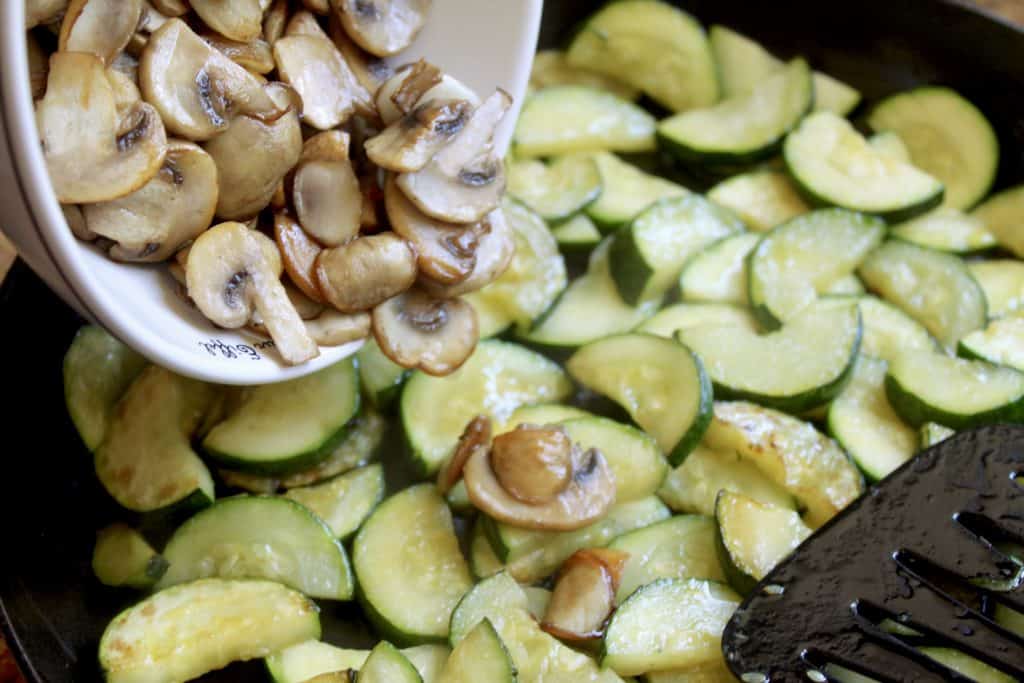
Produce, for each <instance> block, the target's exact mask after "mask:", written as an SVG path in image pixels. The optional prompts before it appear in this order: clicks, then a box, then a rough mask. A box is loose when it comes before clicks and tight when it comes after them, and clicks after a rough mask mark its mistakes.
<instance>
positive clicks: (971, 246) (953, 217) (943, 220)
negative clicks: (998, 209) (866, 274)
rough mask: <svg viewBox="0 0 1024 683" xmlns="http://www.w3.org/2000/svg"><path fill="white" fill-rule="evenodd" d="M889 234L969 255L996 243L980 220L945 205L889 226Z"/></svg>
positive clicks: (938, 248) (928, 246) (916, 242)
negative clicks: (890, 229)
mask: <svg viewBox="0 0 1024 683" xmlns="http://www.w3.org/2000/svg"><path fill="white" fill-rule="evenodd" d="M892 236H893V237H896V238H898V239H901V240H903V241H905V242H911V243H913V244H916V245H918V246H921V247H927V248H929V249H937V250H939V251H948V252H950V253H953V254H971V253H975V252H979V251H985V250H986V249H991V248H992V247H994V246H995V245H996V238H995V237H993V236H992V233H990V232H989V231H988V229H987V228H986V227H985V222H984V221H982V220H981V219H980V218H978V217H977V216H973V215H969V214H965V213H963V212H962V211H960V210H959V209H954V208H951V207H948V206H944V207H940V208H938V209H935V210H934V211H930V212H928V213H926V214H924V215H923V216H918V217H917V218H915V219H913V220H911V221H907V222H906V223H900V224H899V225H895V226H893V228H892Z"/></svg>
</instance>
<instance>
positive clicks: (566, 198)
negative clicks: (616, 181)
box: [508, 154, 601, 223]
mask: <svg viewBox="0 0 1024 683" xmlns="http://www.w3.org/2000/svg"><path fill="white" fill-rule="evenodd" d="M508 193H509V194H510V195H512V196H513V197H515V198H516V199H518V200H519V201H521V202H522V203H523V204H525V205H526V206H528V207H529V208H530V209H532V210H533V211H535V212H536V213H537V215H539V216H540V217H541V218H543V219H544V220H546V221H550V222H553V223H559V222H562V221H564V220H566V219H568V218H571V217H572V216H574V215H576V214H577V213H579V212H580V211H582V210H583V208H584V207H585V206H587V205H588V204H590V203H591V202H592V201H594V200H595V199H597V197H598V196H599V195H600V194H601V174H600V172H599V171H598V170H597V164H595V163H594V159H593V158H592V157H591V156H589V155H583V154H572V155H569V156H564V157H560V158H558V159H554V160H552V161H551V163H548V164H545V163H544V162H543V161H536V160H526V161H514V162H512V163H510V164H509V167H508Z"/></svg>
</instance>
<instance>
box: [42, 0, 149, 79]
mask: <svg viewBox="0 0 1024 683" xmlns="http://www.w3.org/2000/svg"><path fill="white" fill-rule="evenodd" d="M141 14H142V0H71V2H70V3H69V4H68V10H67V12H66V13H65V14H64V21H63V22H61V26H60V39H59V42H58V45H59V48H58V49H59V50H61V51H62V52H91V53H93V54H94V55H96V56H97V57H99V58H100V59H101V60H103V63H104V64H109V63H110V62H111V61H113V59H114V57H115V56H117V53H119V52H120V51H121V50H123V49H124V46H125V45H127V44H128V41H129V40H130V39H131V37H132V34H133V33H135V28H136V27H137V26H138V25H139V17H140V16H141Z"/></svg>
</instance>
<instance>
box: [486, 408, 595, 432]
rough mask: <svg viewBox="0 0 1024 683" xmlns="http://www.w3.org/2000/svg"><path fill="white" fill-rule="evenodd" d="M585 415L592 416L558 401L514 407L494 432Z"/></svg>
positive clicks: (583, 416)
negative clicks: (506, 419) (505, 420)
mask: <svg viewBox="0 0 1024 683" xmlns="http://www.w3.org/2000/svg"><path fill="white" fill-rule="evenodd" d="M586 417H593V415H591V414H590V413H588V412H587V411H585V410H583V409H582V408H575V407H573V406H563V405H561V404H558V403H539V404H536V405H530V406H522V407H521V408H516V409H515V411H514V412H513V413H512V415H511V416H510V417H509V418H508V421H507V422H505V423H504V424H502V425H500V426H498V427H496V428H495V430H494V433H495V434H503V433H505V432H510V431H512V430H513V429H515V428H516V427H518V426H519V425H521V424H534V425H549V424H557V423H562V422H566V421H568V420H575V419H577V418H586ZM609 422H611V420H609Z"/></svg>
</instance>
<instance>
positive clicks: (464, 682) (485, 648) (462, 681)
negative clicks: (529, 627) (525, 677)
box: [396, 618, 516, 683]
mask: <svg viewBox="0 0 1024 683" xmlns="http://www.w3.org/2000/svg"><path fill="white" fill-rule="evenodd" d="M478 681H488V683H490V682H491V681H493V682H494V683H515V681H516V667H515V665H514V664H513V663H512V657H511V655H509V652H508V650H507V649H506V648H505V644H504V643H503V642H502V641H501V637H500V636H499V635H498V632H497V631H495V630H494V626H493V624H491V621H490V620H489V619H486V618H485V619H484V620H483V621H481V622H480V623H479V624H477V625H476V626H475V627H474V628H473V630H472V631H470V632H469V633H468V634H467V635H466V637H465V638H464V639H463V640H462V642H460V643H459V644H458V645H456V646H455V649H454V650H452V654H451V656H450V657H449V658H448V662H447V663H446V664H445V665H444V671H442V672H441V678H440V683H477V682H478ZM396 683H397V682H396Z"/></svg>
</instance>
